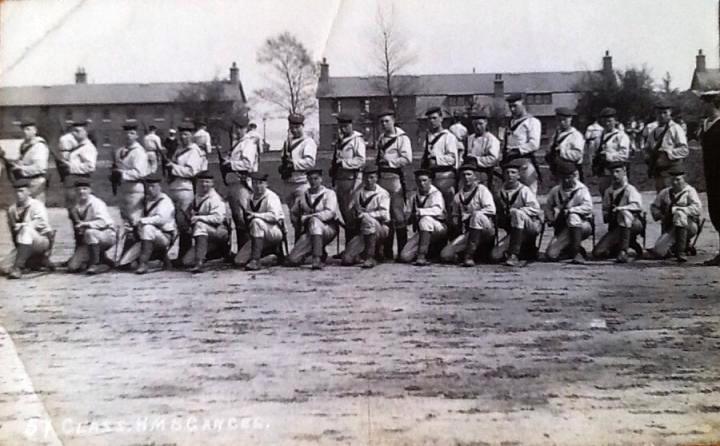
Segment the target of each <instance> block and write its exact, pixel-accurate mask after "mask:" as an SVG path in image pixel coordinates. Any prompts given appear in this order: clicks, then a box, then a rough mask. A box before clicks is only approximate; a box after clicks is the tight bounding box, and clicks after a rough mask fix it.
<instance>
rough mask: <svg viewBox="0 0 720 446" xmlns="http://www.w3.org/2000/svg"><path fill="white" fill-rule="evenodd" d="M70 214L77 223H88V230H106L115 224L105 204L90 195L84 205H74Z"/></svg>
mask: <svg viewBox="0 0 720 446" xmlns="http://www.w3.org/2000/svg"><path fill="white" fill-rule="evenodd" d="M71 212H72V214H73V215H74V216H75V220H76V221H77V222H87V223H90V225H89V226H88V227H89V228H90V229H107V228H112V227H113V225H114V224H115V222H114V221H113V219H112V217H111V216H110V211H109V210H108V207H107V205H106V204H105V202H104V201H102V200H101V199H99V198H98V197H96V196H95V195H92V194H90V197H89V198H88V202H87V203H86V204H84V205H83V204H80V203H77V204H75V206H73V208H72V210H71Z"/></svg>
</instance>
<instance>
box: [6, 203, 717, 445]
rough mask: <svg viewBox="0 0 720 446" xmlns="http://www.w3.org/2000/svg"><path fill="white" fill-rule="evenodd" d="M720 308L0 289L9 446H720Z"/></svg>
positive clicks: (210, 276)
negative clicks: (699, 445)
mask: <svg viewBox="0 0 720 446" xmlns="http://www.w3.org/2000/svg"><path fill="white" fill-rule="evenodd" d="M645 198H646V200H649V197H648V196H647V195H646V197H645ZM51 214H52V215H51V219H52V221H53V222H54V223H55V225H56V227H57V229H58V230H59V231H60V236H59V239H60V240H61V241H64V243H61V244H60V246H58V249H57V250H56V252H55V259H56V260H59V259H63V258H64V257H66V256H67V255H69V251H70V248H71V246H70V245H68V244H67V240H68V237H67V235H68V230H69V225H68V223H67V221H66V218H65V215H64V211H61V210H59V209H53V210H52V213H51ZM0 218H3V219H4V216H3V215H0ZM598 221H599V220H598ZM602 232H604V230H600V233H599V234H598V236H599V235H601V233H602ZM657 232H658V227H657V226H656V225H652V226H651V227H650V230H649V234H648V240H649V241H652V240H654V238H655V237H656V236H657ZM548 238H549V237H547V235H546V242H547V239H548ZM9 244H10V242H9V240H8V235H7V231H6V229H5V228H4V227H3V228H2V229H1V230H0V252H4V251H5V250H7V249H8V247H9ZM588 246H589V245H588ZM698 248H699V255H698V256H697V257H695V258H693V259H692V262H693V263H699V262H700V261H702V260H704V259H707V258H708V257H709V256H710V255H711V253H713V252H714V250H715V249H717V234H716V233H715V232H714V231H713V230H712V229H711V228H710V227H709V226H708V227H706V230H705V232H704V233H703V236H702V237H701V238H700V240H699V241H698ZM719 303H720V268H708V267H700V266H697V265H695V264H689V265H686V266H678V265H676V264H675V263H673V262H650V261H640V262H636V263H632V264H629V265H626V266H617V265H615V264H613V263H612V262H594V263H592V264H589V265H587V266H573V265H569V264H542V263H535V264H532V265H530V266H528V267H527V268H525V269H520V270H510V269H507V268H504V267H501V266H490V265H483V266H479V267H477V268H475V269H471V270H468V269H464V268H459V267H453V266H432V267H429V268H421V267H414V266H406V265H395V264H385V265H381V266H379V267H378V268H376V269H374V270H371V271H367V270H361V269H359V268H341V267H339V266H338V267H327V268H325V269H324V270H323V271H321V272H317V273H316V272H310V270H309V269H308V268H272V269H269V270H265V271H261V272H259V273H252V274H251V273H247V272H242V271H237V270H231V269H227V268H224V267H219V266H218V267H217V268H214V269H212V270H211V271H210V272H208V273H206V274H204V275H202V276H192V275H190V274H189V273H185V272H177V271H175V272H166V273H156V274H148V275H146V276H142V277H138V276H135V275H132V274H128V273H119V272H118V273H109V274H105V275H101V276H96V277H85V276H70V275H65V274H53V275H46V274H35V275H34V276H32V277H31V278H29V279H28V280H24V281H6V280H5V279H0V445H3V446H6V445H8V446H9V445H13V446H14V445H34V444H45V445H59V444H63V445H73V446H74V445H78V446H79V445H83V446H84V445H113V446H114V445H135V446H137V445H393V446H396V445H397V446H399V445H458V446H459V445H465V446H469V445H488V444H489V445H506V446H507V445H579V446H582V445H605V444H607V445H611V444H612V445H696V444H712V443H713V442H714V443H716V444H717V443H720V353H718V352H719V351H720V324H719V323H720V305H719Z"/></svg>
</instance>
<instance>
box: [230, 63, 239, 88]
mask: <svg viewBox="0 0 720 446" xmlns="http://www.w3.org/2000/svg"><path fill="white" fill-rule="evenodd" d="M230 83H231V84H235V85H237V84H239V83H240V70H239V69H238V66H237V63H235V62H233V63H232V65H231V66H230Z"/></svg>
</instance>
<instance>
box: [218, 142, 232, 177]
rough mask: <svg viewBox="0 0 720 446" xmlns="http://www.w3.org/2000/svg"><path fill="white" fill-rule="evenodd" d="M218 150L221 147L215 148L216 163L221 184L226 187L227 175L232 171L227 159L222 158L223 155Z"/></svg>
mask: <svg viewBox="0 0 720 446" xmlns="http://www.w3.org/2000/svg"><path fill="white" fill-rule="evenodd" d="M220 149H222V147H221V146H217V147H216V150H215V151H216V152H217V157H218V163H220V176H222V180H223V183H224V184H225V186H227V185H228V182H227V174H228V173H230V172H231V171H232V170H231V169H230V166H229V165H228V163H227V158H226V157H225V156H223V154H222V153H221V152H222V150H220Z"/></svg>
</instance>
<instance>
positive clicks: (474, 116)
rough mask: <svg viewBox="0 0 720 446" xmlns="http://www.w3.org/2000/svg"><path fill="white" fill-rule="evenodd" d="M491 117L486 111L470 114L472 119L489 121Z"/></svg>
mask: <svg viewBox="0 0 720 446" xmlns="http://www.w3.org/2000/svg"><path fill="white" fill-rule="evenodd" d="M488 118H490V116H489V115H488V114H487V112H486V111H485V110H477V111H473V112H472V113H470V119H472V120H475V119H488Z"/></svg>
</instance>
